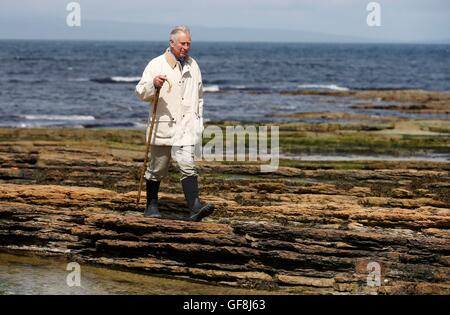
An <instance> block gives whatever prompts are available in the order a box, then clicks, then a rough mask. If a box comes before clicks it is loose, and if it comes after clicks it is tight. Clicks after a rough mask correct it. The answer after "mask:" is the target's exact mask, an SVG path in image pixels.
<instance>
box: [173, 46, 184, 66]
mask: <svg viewBox="0 0 450 315" xmlns="http://www.w3.org/2000/svg"><path fill="white" fill-rule="evenodd" d="M169 53H170V54H171V55H172V56H173V58H174V59H175V60H176V61H178V62H179V63H180V66H181V70H183V67H184V65H185V64H186V58H180V59H178V58H177V57H175V55H174V54H173V52H172V50H170V48H169Z"/></svg>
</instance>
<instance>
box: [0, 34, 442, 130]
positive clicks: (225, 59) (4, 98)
mask: <svg viewBox="0 0 450 315" xmlns="http://www.w3.org/2000/svg"><path fill="white" fill-rule="evenodd" d="M167 46H168V44H167V43H166V42H146V41H141V42H131V41H130V42H128V41H39V40H1V41H0V127H19V128H20V127H78V128H144V127H145V126H146V123H147V119H148V115H149V106H148V104H146V103H145V102H142V101H140V100H139V99H138V98H137V97H136V95H135V93H134V89H135V86H136V84H137V82H138V81H139V79H140V77H141V75H142V73H143V70H144V68H145V66H146V65H147V63H148V62H149V61H150V60H151V59H152V58H155V57H157V56H158V55H160V54H161V53H163V52H164V50H165V49H166V48H167ZM190 54H191V56H192V57H194V58H195V59H196V60H197V62H198V63H199V65H200V68H201V70H202V76H203V84H204V92H205V93H204V100H205V105H204V118H205V121H210V122H214V121H225V120H232V121H239V122H264V121H283V120H287V119H290V120H292V118H286V117H284V118H283V117H274V115H275V116H277V115H278V114H289V113H299V112H322V111H340V112H342V111H344V112H351V113H359V114H361V113H363V114H370V115H379V116H383V115H397V116H404V117H417V116H418V115H417V114H407V113H401V112H396V111H392V110H382V109H377V110H367V109H352V108H351V106H352V105H354V104H357V103H358V102H361V100H356V99H353V98H351V97H334V96H326V95H301V96H298V95H297V96H293V95H289V94H285V93H284V92H288V91H294V90H323V91H347V90H366V89H380V90H385V89H388V90H390V89H423V90H431V91H449V90H450V45H437V44H436V45H431V44H430V45H415V44H303V43H221V42H193V43H192V48H191V52H190ZM419 116H420V117H422V118H441V119H450V117H449V115H419Z"/></svg>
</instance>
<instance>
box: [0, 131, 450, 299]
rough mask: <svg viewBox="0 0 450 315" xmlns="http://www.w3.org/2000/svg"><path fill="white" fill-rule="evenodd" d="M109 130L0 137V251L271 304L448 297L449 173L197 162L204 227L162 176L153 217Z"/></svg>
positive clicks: (132, 164)
mask: <svg viewBox="0 0 450 315" xmlns="http://www.w3.org/2000/svg"><path fill="white" fill-rule="evenodd" d="M108 132H109V131H104V130H102V131H96V130H90V131H86V130H79V131H77V130H65V129H61V130H51V131H46V130H45V129H42V130H35V131H34V132H32V131H30V130H22V131H21V130H17V129H2V130H1V131H0V137H1V139H2V141H1V142H0V162H1V167H0V234H1V237H0V249H1V250H2V251H10V252H14V253H24V254H27V253H28V254H33V255H35V254H37V255H43V256H54V255H56V256H65V257H68V258H70V259H72V260H75V261H79V262H86V263H91V264H94V265H98V266H104V267H108V268H118V269H123V270H128V271H135V272H142V273H149V274H158V275H167V276H175V277H180V278H187V279H192V280H196V281H204V282H207V283H212V284H226V285H231V286H236V287H243V288H246V287H247V288H250V287H251V288H257V289H268V290H273V291H276V292H280V293H314V294H330V293H331V294H348V293H363V294H372V293H379V294H409V293H411V294H424V293H425V294H427V293H429V294H449V293H450V233H449V228H450V199H449V196H450V184H449V183H450V174H449V165H448V163H437V162H379V161H378V162H365V164H364V167H361V164H348V165H345V167H343V165H342V164H339V165H336V164H333V163H324V162H320V163H319V162H317V163H313V162H308V163H305V162H302V161H299V162H295V163H294V162H292V161H289V163H287V164H282V166H280V168H279V169H278V171H277V172H275V173H270V174H262V173H260V172H259V167H258V166H257V165H234V164H231V163H228V164H227V163H223V164H222V163H219V162H199V168H200V173H201V174H202V176H201V180H200V184H201V193H202V199H203V201H206V202H211V203H214V204H215V205H216V207H217V210H216V212H215V213H214V214H213V215H212V216H211V217H208V218H206V219H204V220H203V222H188V221H185V220H184V219H185V218H186V217H187V209H186V205H185V201H184V197H183V194H182V192H181V186H180V183H179V177H178V175H177V172H176V170H175V168H174V167H173V166H172V167H171V171H170V176H169V178H168V179H167V180H166V181H165V182H163V183H162V192H161V194H160V199H161V201H160V209H161V212H162V214H163V219H151V218H145V217H143V215H142V213H143V210H144V206H145V201H144V200H145V194H144V196H143V197H144V198H141V204H140V206H139V208H136V207H135V200H136V195H137V185H138V174H139V167H140V166H141V164H142V156H141V155H142V152H143V144H142V143H141V142H139V141H138V140H136V139H139V138H136V137H138V135H139V134H140V133H141V131H117V133H119V132H120V133H121V137H122V138H120V139H119V140H117V139H116V140H115V141H111V137H112V136H114V137H116V136H117V137H119V135H118V134H115V133H114V132H113V131H110V134H108ZM44 135H45V136H46V139H43V138H42V137H43V136H44ZM133 139H135V140H133ZM133 141H135V142H133ZM377 268H379V271H380V274H379V277H378V273H377V272H378V269H377ZM378 280H379V282H378Z"/></svg>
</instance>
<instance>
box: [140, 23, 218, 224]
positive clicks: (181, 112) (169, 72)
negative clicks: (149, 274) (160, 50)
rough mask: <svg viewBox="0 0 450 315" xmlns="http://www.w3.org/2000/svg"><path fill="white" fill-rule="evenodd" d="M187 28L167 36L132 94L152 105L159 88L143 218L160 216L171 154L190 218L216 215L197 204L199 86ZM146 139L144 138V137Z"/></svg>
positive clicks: (209, 207)
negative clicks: (160, 197) (166, 45)
mask: <svg viewBox="0 0 450 315" xmlns="http://www.w3.org/2000/svg"><path fill="white" fill-rule="evenodd" d="M190 45H191V35H190V30H189V28H188V27H186V26H177V27H175V28H174V29H173V30H172V31H171V32H170V47H169V48H167V50H166V51H165V53H164V54H162V55H161V56H159V57H157V58H154V59H153V60H151V61H150V62H149V64H148V65H147V67H146V68H145V70H144V74H143V75H142V78H141V80H140V81H139V83H138V84H137V86H136V94H137V95H138V96H139V98H140V99H141V100H143V101H147V102H148V101H150V102H151V103H153V101H154V97H155V96H156V95H157V91H158V90H159V99H158V106H157V110H156V119H155V125H154V130H153V134H152V135H148V133H149V129H147V137H149V136H151V149H150V157H149V165H148V168H147V170H146V172H145V179H146V184H147V207H146V209H145V212H144V215H145V216H149V217H161V214H160V213H159V211H158V191H159V186H160V183H161V180H162V179H163V178H164V177H166V176H167V173H168V169H169V162H170V158H171V156H173V158H174V160H175V161H176V162H177V165H178V168H179V170H180V171H181V184H182V187H183V191H184V196H185V198H186V201H187V205H188V207H189V210H190V216H189V218H190V219H191V220H194V221H200V220H201V219H202V218H204V217H205V216H208V215H210V214H211V213H212V212H213V211H214V206H213V205H212V204H205V205H203V204H201V202H200V200H199V192H198V183H197V176H198V174H197V170H196V167H195V165H194V147H195V144H197V143H198V142H199V141H200V140H201V133H202V131H203V85H202V75H201V72H200V68H199V66H198V64H197V62H196V61H195V60H194V59H193V58H192V57H190V56H189V50H190ZM147 139H148V138H147Z"/></svg>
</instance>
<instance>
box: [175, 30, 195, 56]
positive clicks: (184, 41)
mask: <svg viewBox="0 0 450 315" xmlns="http://www.w3.org/2000/svg"><path fill="white" fill-rule="evenodd" d="M170 49H171V50H172V53H173V54H174V55H175V57H176V58H177V59H180V58H181V59H182V58H186V57H187V56H188V54H189V50H190V49H191V36H190V35H189V34H186V33H183V32H181V33H178V35H177V37H176V39H175V41H172V40H171V41H170Z"/></svg>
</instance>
